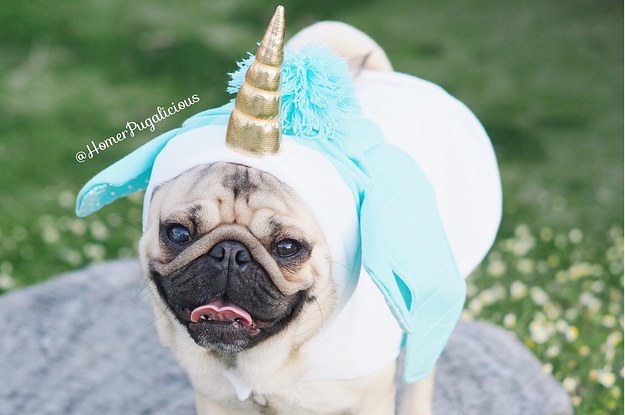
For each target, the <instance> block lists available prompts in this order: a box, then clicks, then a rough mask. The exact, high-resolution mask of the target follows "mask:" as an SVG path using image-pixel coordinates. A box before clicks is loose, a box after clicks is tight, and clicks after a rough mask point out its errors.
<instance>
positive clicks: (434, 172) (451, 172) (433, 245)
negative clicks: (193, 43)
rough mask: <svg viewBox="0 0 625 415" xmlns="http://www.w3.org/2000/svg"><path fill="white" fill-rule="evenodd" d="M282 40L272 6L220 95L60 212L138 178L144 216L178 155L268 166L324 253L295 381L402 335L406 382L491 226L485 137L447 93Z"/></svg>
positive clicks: (324, 375)
mask: <svg viewBox="0 0 625 415" xmlns="http://www.w3.org/2000/svg"><path fill="white" fill-rule="evenodd" d="M353 30H354V31H355V29H353ZM371 42H372V41H371ZM283 45H284V11H283V9H282V7H279V8H278V10H277V11H276V14H275V15H274V17H273V19H272V21H271V23H270V24H269V27H268V29H267V32H266V34H265V36H264V37H263V40H262V41H261V43H260V46H259V48H258V51H257V53H256V56H251V57H250V58H248V59H246V60H244V61H242V62H241V63H240V64H239V70H238V71H237V72H235V73H234V74H232V79H231V81H230V85H229V90H230V91H231V92H236V93H237V97H236V100H235V102H234V103H232V102H231V103H229V104H226V105H224V106H222V107H219V108H215V109H209V110H206V111H203V112H201V113H198V114H196V115H194V116H192V117H191V118H189V119H188V120H187V121H185V122H184V124H183V125H182V127H181V128H179V129H176V130H172V131H169V132H166V133H164V134H162V135H160V136H159V137H157V138H155V139H153V140H152V141H150V142H148V143H146V144H145V145H144V146H142V147H140V148H139V149H137V150H135V151H134V152H133V153H131V154H129V155H128V156H126V157H125V158H123V159H122V160H120V161H118V162H117V163H115V164H113V165H112V166H110V167H109V168H107V169H105V170H104V171H102V172H101V173H100V174H98V175H97V176H95V177H94V178H93V179H91V180H90V181H89V182H88V183H87V184H86V185H85V186H84V187H83V189H82V190H81V192H80V193H79V195H78V199H77V206H76V212H77V214H78V215H79V216H85V215H88V214H90V213H92V212H94V211H96V210H98V209H100V207H102V206H103V205H105V204H107V203H110V202H112V201H113V200H115V199H117V198H119V197H122V196H124V195H127V194H129V193H132V192H135V191H138V190H143V189H146V194H145V200H144V210H143V220H144V224H145V223H146V222H147V215H148V210H149V209H148V208H149V204H150V200H151V195H152V192H153V191H154V189H155V188H156V187H157V186H158V185H159V184H162V183H164V182H166V181H168V180H171V179H172V178H174V177H176V176H177V175H179V174H180V173H182V172H184V171H186V170H188V169H190V168H192V167H195V166H197V165H201V164H206V163H212V162H216V161H226V162H234V163H240V164H244V165H248V166H250V167H254V168H256V169H259V170H263V171H266V172H269V173H271V174H273V175H274V176H276V177H277V178H278V179H280V180H282V181H283V182H284V183H286V184H288V185H289V186H291V187H292V188H293V189H294V190H295V191H296V193H297V194H298V195H299V196H300V197H301V198H302V200H303V201H304V202H305V203H306V204H307V205H308V206H309V208H310V209H311V211H312V213H313V215H314V217H315V219H316V220H317V222H318V224H319V226H320V228H321V229H322V231H323V232H324V235H325V237H326V240H327V242H328V244H329V247H330V252H331V254H332V263H333V269H332V278H333V281H334V283H335V285H336V290H337V298H338V302H337V305H336V308H335V310H334V312H333V314H332V316H330V317H329V318H328V319H327V321H326V322H325V323H324V326H323V328H322V329H321V331H320V333H318V334H317V335H316V337H315V338H314V340H313V342H312V344H311V345H310V353H309V362H308V369H307V371H306V373H305V375H304V380H314V379H350V378H356V377H360V376H365V375H369V374H372V373H374V372H375V371H377V370H379V369H381V368H383V367H384V366H386V365H387V364H388V363H390V362H391V361H392V360H394V359H396V358H397V356H398V354H399V352H400V349H401V347H403V346H405V347H406V348H407V352H406V367H405V370H404V377H405V380H406V381H408V382H414V381H416V380H419V379H422V378H424V377H425V376H427V374H428V373H429V372H430V371H431V369H432V367H433V365H434V364H435V362H436V359H437V358H438V356H439V355H440V353H441V351H442V349H443V348H444V345H445V343H446V341H447V339H448V337H449V335H450V333H451V331H452V330H453V328H454V326H455V324H456V322H457V320H458V318H459V316H460V312H461V310H462V306H463V303H464V298H465V283H464V278H463V277H466V276H467V275H468V274H469V273H470V272H471V270H472V269H473V268H474V267H475V266H476V265H477V264H478V263H479V262H480V261H481V260H482V258H483V257H484V255H485V254H486V252H487V250H488V249H489V247H490V245H491V244H492V242H493V240H494V237H495V234H496V231H497V228H498V225H499V221H500V217H501V189H500V182H499V174H498V170H497V164H496V160H495V156H494V153H493V150H492V147H491V144H490V141H489V140H488V137H487V135H486V133H485V132H484V130H483V128H482V127H481V125H480V123H479V122H478V121H477V120H476V118H475V117H474V116H473V114H472V113H471V112H470V111H469V110H468V109H467V108H466V107H465V106H464V105H463V104H461V103H460V102H459V101H457V100H455V99H454V98H452V97H451V96H449V95H448V94H447V93H445V92H444V91H443V90H442V89H440V88H439V87H437V86H435V85H433V84H431V83H429V82H426V81H423V80H421V79H418V78H415V77H412V76H408V75H403V74H400V73H396V72H392V71H370V70H366V69H365V70H363V71H361V72H360V73H359V74H358V75H357V76H356V77H355V79H352V76H351V75H350V73H349V70H348V67H347V64H346V62H345V60H344V59H342V58H340V57H338V56H336V55H334V54H333V53H332V52H331V51H330V50H328V49H326V48H323V47H321V46H319V45H308V46H304V47H302V48H301V49H300V50H299V51H295V50H293V49H289V48H288V47H287V48H286V49H284V47H283ZM287 46H288V45H287ZM299 46H301V45H298V47H299ZM232 383H233V385H234V386H235V388H237V390H238V391H239V392H240V391H241V389H245V388H244V387H243V388H242V387H241V386H240V385H238V386H237V381H236V380H232ZM245 396H246V393H245V391H243V392H241V393H239V397H240V398H241V399H243V398H245Z"/></svg>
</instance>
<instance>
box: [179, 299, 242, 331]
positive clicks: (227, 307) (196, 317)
mask: <svg viewBox="0 0 625 415" xmlns="http://www.w3.org/2000/svg"><path fill="white" fill-rule="evenodd" d="M202 316H207V317H209V318H210V319H211V320H214V321H235V320H236V319H238V320H239V322H240V323H241V324H243V325H245V326H251V325H252V316H250V315H249V313H248V312H247V311H245V310H243V309H242V308H241V307H237V306H236V305H234V304H224V302H223V301H222V300H217V301H213V302H212V303H210V304H206V305H202V306H199V307H198V308H196V309H195V310H193V311H192V312H191V321H192V322H193V323H197V322H198V321H200V317H202Z"/></svg>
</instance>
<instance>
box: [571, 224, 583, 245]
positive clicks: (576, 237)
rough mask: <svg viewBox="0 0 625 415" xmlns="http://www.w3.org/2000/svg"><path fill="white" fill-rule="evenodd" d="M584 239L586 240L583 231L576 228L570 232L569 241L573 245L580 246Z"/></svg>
mask: <svg viewBox="0 0 625 415" xmlns="http://www.w3.org/2000/svg"><path fill="white" fill-rule="evenodd" d="M582 239H584V233H583V232H582V231H581V229H577V228H574V229H571V230H570V231H569V241H571V242H572V243H574V244H578V243H580V242H581V241H582Z"/></svg>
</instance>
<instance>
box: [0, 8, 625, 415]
mask: <svg viewBox="0 0 625 415" xmlns="http://www.w3.org/2000/svg"><path fill="white" fill-rule="evenodd" d="M283 4H284V5H285V6H286V10H287V19H288V34H294V33H295V32H296V31H297V30H299V29H301V28H303V27H305V26H306V25H308V24H310V23H313V22H315V21H318V20H323V19H333V20H341V21H345V22H347V23H350V24H352V25H354V26H356V27H359V28H361V29H363V30H365V31H366V32H367V33H369V34H370V35H371V36H372V37H373V38H374V39H376V40H377V41H378V42H379V43H380V44H381V45H382V46H383V47H384V48H385V49H386V51H387V53H388V55H389V57H390V58H391V60H392V62H393V64H394V66H395V68H396V70H398V71H401V72H406V73H410V74H414V75H417V76H419V77H422V78H425V79H428V80H431V81H434V82H436V83H438V84H440V85H442V86H443V87H444V88H445V89H447V90H448V91H449V92H450V93H452V94H453V95H455V96H456V97H458V98H459V99H461V100H462V101H464V102H465V103H466V104H467V105H468V107H469V108H471V109H472V110H473V111H474V112H475V113H476V115H477V117H478V118H479V119H480V120H481V121H482V122H483V124H484V126H485V127H486V130H487V131H488V132H489V134H490V136H491V138H492V140H493V143H494V146H495V150H496V153H497V155H498V159H499V162H500V167H501V173H502V179H503V187H504V220H503V223H502V227H501V231H500V235H499V238H498V241H497V243H496V244H495V247H494V249H493V251H492V253H491V254H490V255H489V257H488V258H487V259H486V261H485V262H484V265H483V266H482V267H480V269H478V270H477V271H476V272H475V274H474V275H473V276H472V277H471V278H470V280H469V299H468V301H467V306H466V311H465V318H475V319H486V320H489V321H492V322H494V323H496V324H499V325H503V326H504V327H507V328H508V329H510V330H513V331H514V332H516V334H517V335H518V336H519V338H521V339H522V340H523V341H524V342H525V343H526V344H527V345H528V347H530V348H531V349H532V350H533V351H534V352H535V353H536V354H537V355H538V357H539V358H540V359H541V361H543V362H544V364H545V370H546V371H548V372H551V373H553V374H554V376H556V377H557V378H558V379H559V380H560V381H562V382H563V384H564V386H565V388H566V389H567V390H568V391H569V392H570V394H571V399H572V401H573V403H574V405H575V406H576V412H577V413H580V414H604V413H614V414H620V413H622V412H623V352H622V346H623V336H622V331H623V3H622V2H620V1H611V0H569V1H564V0H552V1H542V0H526V1H524V2H508V1H496V0H447V1H442V2H441V1H433V0H423V1H418V2H416V1H405V0H389V1H384V2H374V1H367V0H359V1H355V0H343V1H317V2H304V1H295V0H290V1H283ZM275 5H276V3H274V2H269V1H251V0H217V1H215V0H212V1H204V2H193V3H192V2H183V3H174V2H168V1H133V2H125V1H118V0H112V1H95V0H93V1H67V0H65V1H56V2H51V1H42V0H39V1H29V2H4V3H3V5H2V7H1V8H0V56H1V59H0V137H1V139H0V165H1V166H2V168H1V169H2V170H1V172H2V173H1V174H0V188H1V189H2V196H0V292H4V291H7V290H10V289H14V288H16V287H20V286H24V285H28V284H32V283H35V282H38V281H43V280H45V279H47V278H50V277H52V276H54V275H55V274H57V273H59V272H62V271H67V270H71V269H76V268H79V267H81V266H83V265H86V264H88V263H90V262H93V261H99V260H104V259H110V258H118V257H125V256H134V255H136V248H135V246H136V241H137V240H138V238H139V236H140V221H141V213H140V212H141V196H140V195H139V196H138V197H134V198H131V199H129V200H123V201H120V202H118V203H116V204H114V205H112V206H109V207H107V208H105V209H103V210H102V211H101V212H100V213H98V214H96V215H93V217H89V218H87V219H84V220H82V219H77V218H75V217H74V215H73V203H74V198H75V195H76V193H77V191H78V190H79V189H80V188H81V186H82V185H83V184H84V183H85V182H86V181H87V180H88V179H90V178H91V177H92V176H93V175H94V174H96V173H97V172H99V171H100V170H102V169H103V168H105V167H107V166H108V165H110V164H111V163H112V162H114V161H116V160H118V159H119V158H121V157H122V156H124V155H126V154H127V153H129V152H130V151H131V150H133V149H134V148H136V147H138V146H140V145H142V144H143V143H145V142H146V141H148V140H149V139H151V138H153V137H155V136H156V135H158V134H160V133H162V132H165V131H167V130H169V129H171V128H175V127H177V126H178V125H179V124H180V123H181V122H182V121H183V120H184V119H186V118H187V117H189V116H191V115H192V114H193V113H195V112H197V111H200V110H201V109H204V108H211V107H215V106H218V105H221V104H223V103H224V102H226V100H227V99H229V97H228V96H227V95H226V93H225V86H226V81H227V73H228V72H230V71H232V70H233V69H235V62H236V61H237V60H239V59H241V58H242V57H243V56H244V55H245V52H246V51H248V50H253V49H255V44H256V42H257V41H258V40H259V38H260V36H261V35H262V31H263V30H264V28H265V25H266V23H267V21H268V19H269V17H270V16H271V14H272V12H273V9H274V7H275ZM193 94H198V95H199V97H200V99H201V101H200V102H199V103H198V104H196V105H194V106H193V107H192V108H190V109H187V110H184V111H181V112H180V113H178V114H176V115H175V116H172V117H170V118H168V119H166V120H164V121H162V122H160V123H159V124H157V125H156V131H155V132H154V133H150V132H147V131H144V132H142V133H140V134H139V135H137V136H136V137H134V138H132V139H127V140H125V141H123V142H120V143H118V144H116V145H114V146H113V147H111V148H108V149H107V150H105V151H103V152H101V153H100V154H99V155H96V156H95V157H94V158H93V159H91V160H87V161H86V162H84V163H78V162H76V161H75V153H76V152H77V151H79V150H85V146H86V145H87V144H88V143H90V142H91V140H94V141H95V142H98V141H101V140H104V139H106V138H108V137H110V136H111V135H114V134H116V133H117V132H119V131H122V130H123V129H124V128H125V124H126V122H128V121H136V122H139V121H141V120H143V119H145V118H146V117H149V116H151V115H152V114H154V113H155V109H156V107H157V106H158V105H161V106H165V107H166V106H168V105H170V103H171V102H172V101H175V102H178V101H180V100H183V99H184V98H187V97H190V96H191V95H193Z"/></svg>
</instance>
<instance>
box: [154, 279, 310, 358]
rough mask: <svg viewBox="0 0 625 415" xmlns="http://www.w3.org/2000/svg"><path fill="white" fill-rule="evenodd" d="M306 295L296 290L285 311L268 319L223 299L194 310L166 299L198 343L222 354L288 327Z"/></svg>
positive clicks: (251, 344) (252, 344)
mask: <svg viewBox="0 0 625 415" xmlns="http://www.w3.org/2000/svg"><path fill="white" fill-rule="evenodd" d="M306 297H307V294H306V292H305V291H301V292H299V293H297V294H296V295H294V296H293V298H292V299H291V301H290V304H289V306H288V308H287V310H286V313H285V314H284V315H283V316H280V317H277V318H275V319H272V320H269V321H263V320H260V319H258V318H256V317H255V313H254V312H253V311H252V310H250V311H247V310H244V309H243V308H241V307H239V306H237V305H236V304H234V303H230V302H229V301H227V300H224V299H221V298H220V299H217V300H215V301H211V302H209V303H208V304H204V305H199V306H198V307H196V308H194V309H193V310H192V309H191V308H185V307H182V306H180V305H177V304H172V303H171V302H170V301H167V300H166V299H164V301H165V303H166V304H167V307H168V308H169V310H170V311H171V312H172V313H173V314H174V315H175V316H176V319H177V320H178V322H179V323H180V324H181V325H183V326H184V327H186V329H187V331H188V332H189V335H190V336H191V338H192V339H193V340H194V341H195V343H197V344H198V345H199V346H201V347H204V348H206V349H208V350H212V351H216V352H221V353H238V352H241V351H243V350H246V349H249V348H251V347H253V346H255V345H257V344H259V343H261V342H262V341H263V340H265V339H267V338H268V337H270V336H272V335H273V334H276V333H278V332H280V331H281V330H283V329H284V328H286V327H287V326H288V325H289V324H290V323H291V322H292V321H293V320H294V319H295V318H296V317H297V315H298V314H299V312H300V311H301V309H302V308H303V306H304V303H305V302H306ZM214 304H219V306H215V305H214Z"/></svg>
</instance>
